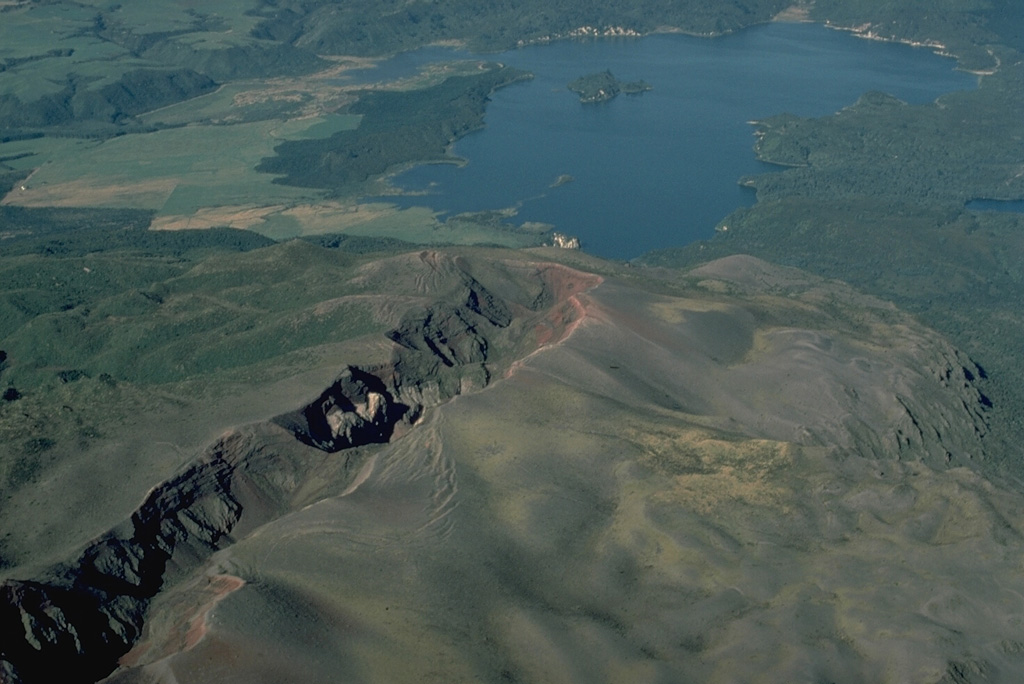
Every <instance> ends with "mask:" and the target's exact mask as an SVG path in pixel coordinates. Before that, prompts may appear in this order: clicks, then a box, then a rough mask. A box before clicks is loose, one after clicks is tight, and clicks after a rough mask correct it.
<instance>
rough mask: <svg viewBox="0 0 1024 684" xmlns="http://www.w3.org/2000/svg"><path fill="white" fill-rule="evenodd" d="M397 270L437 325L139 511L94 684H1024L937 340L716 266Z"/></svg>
mask: <svg viewBox="0 0 1024 684" xmlns="http://www.w3.org/2000/svg"><path fill="white" fill-rule="evenodd" d="M515 258H516V259H524V258H525V257H522V256H518V257H515ZM579 258H580V259H582V258H583V257H579ZM417 259H418V260H415V259H408V260H407V261H405V262H402V263H404V264H405V266H406V269H407V270H406V272H405V276H404V277H406V278H407V279H408V278H412V279H413V281H414V283H415V286H416V288H418V289H419V290H420V291H421V292H422V293H424V294H426V293H430V292H437V291H440V290H444V291H445V292H449V293H450V292H453V291H455V292H461V293H463V294H464V296H460V297H458V298H457V299H453V297H452V296H451V295H450V294H449V295H447V296H446V300H445V301H447V302H453V301H459V302H460V304H459V306H456V307H454V308H446V306H435V307H432V308H427V309H426V314H424V313H423V312H420V313H419V314H417V315H416V316H412V317H410V316H406V317H405V318H403V319H402V322H401V324H400V325H398V326H397V327H395V328H393V329H392V331H391V332H390V333H388V337H389V339H390V340H391V341H392V342H393V344H394V354H393V356H392V360H391V362H389V364H387V365H384V366H380V367H376V368H359V367H354V366H353V367H350V368H347V369H344V370H343V372H341V374H340V375H339V376H338V378H337V379H336V381H335V382H333V383H330V382H329V381H328V382H327V383H325V384H327V385H328V387H327V388H326V389H325V390H324V391H323V392H322V393H321V394H320V395H319V396H317V397H311V400H310V401H309V403H307V404H306V405H305V406H301V407H296V409H295V410H294V411H293V412H290V413H286V414H283V415H281V416H278V417H277V418H275V419H273V420H271V421H267V422H262V423H257V424H253V425H249V426H246V427H242V428H237V429H235V430H234V431H232V432H231V433H230V434H228V435H226V436H225V437H223V438H221V439H220V440H218V442H217V443H215V444H214V445H212V446H211V447H209V448H208V449H207V450H205V451H204V453H203V454H202V455H201V456H200V457H199V459H198V460H197V462H196V463H195V464H194V465H193V466H192V469H193V470H192V471H189V470H186V472H185V473H183V475H182V476H181V477H179V478H178V479H177V480H175V481H169V482H168V483H164V484H163V485H161V486H160V487H158V488H157V489H156V490H154V491H155V492H157V495H159V492H161V491H165V492H167V493H168V496H171V494H172V493H175V492H177V493H178V494H177V495H176V496H177V498H176V499H174V501H175V502H176V505H177V506H178V508H177V509H175V507H174V506H173V505H169V506H167V507H166V508H165V509H161V513H160V516H163V517H162V518H160V519H161V520H164V521H166V522H165V523H162V526H158V527H159V529H160V530H162V532H161V534H164V537H162V539H164V541H162V542H160V543H157V544H156V547H157V548H163V547H165V546H168V545H170V546H171V548H170V549H168V550H166V553H165V556H166V559H165V560H166V569H165V570H164V571H163V573H162V574H161V575H160V578H159V580H158V581H157V582H156V585H157V586H156V587H154V590H153V591H152V592H151V593H150V594H149V596H148V598H146V599H145V602H144V605H141V606H139V607H138V610H139V611H140V612H141V613H142V614H144V619H140V620H139V621H138V624H139V625H140V626H141V631H140V632H139V635H138V638H136V639H132V640H131V643H129V644H127V646H130V647H131V648H130V650H128V649H127V648H126V649H124V650H125V651H127V652H126V653H124V654H123V655H121V654H119V657H120V667H119V669H118V670H116V671H115V672H113V674H111V675H110V676H109V678H108V680H107V681H110V682H117V683H118V684H129V683H143V682H145V683H155V682H181V683H185V682H216V683H217V684H227V683H229V682H240V683H241V682H246V683H249V682H267V683H269V682H275V683H277V682H313V681H331V682H388V683H395V682H410V683H412V682H434V681H436V682H442V681H443V682H463V681H465V682H469V681H487V682H517V681H518V682H559V683H561V682H588V683H589V682H630V683H633V682H736V681H771V682H790V681H822V682H824V681H830V682H865V681H870V682H910V681H912V682H983V681H1012V680H1016V679H1018V678H1020V677H1021V675H1022V674H1024V638H1022V637H1021V636H1020V624H1021V620H1022V618H1024V575H1022V574H1021V573H1020V558H1021V551H1022V548H1024V538H1022V530H1024V498H1022V497H1021V494H1020V490H1019V488H1017V487H1010V486H1008V485H1004V484H1000V483H998V482H995V481H993V480H992V479H991V477H992V476H991V473H990V470H989V469H987V468H985V467H984V461H985V455H986V449H989V448H991V446H990V445H989V444H988V439H987V426H986V419H987V413H986V404H987V399H986V398H985V396H984V395H983V394H982V392H981V390H980V389H979V387H978V386H977V383H978V378H979V375H980V373H979V369H977V368H976V367H975V366H974V365H973V364H972V363H971V361H970V360H969V359H967V358H966V357H964V356H963V355H961V354H959V353H958V352H957V351H956V350H955V349H953V348H952V347H951V346H950V345H949V344H948V343H946V342H945V341H944V340H943V339H942V338H940V337H939V336H937V335H936V334H935V333H933V332H931V331H930V330H928V329H926V328H924V327H922V326H920V325H919V324H917V323H916V322H914V321H913V320H912V319H911V318H909V317H908V316H906V315H904V314H902V313H901V312H900V311H898V310H897V309H895V308H894V307H893V306H891V305H889V304H887V303H884V302H881V301H879V300H875V299H872V298H870V297H866V296H862V295H859V294H857V293H855V292H853V291H851V290H850V289H848V288H846V287H845V286H843V285H841V284H839V283H835V282H828V281H824V280H821V279H817V278H813V277H810V276H807V275H806V274H803V273H801V272H799V271H795V270H791V269H782V268H777V267H774V266H771V265H768V264H766V263H764V262H760V261H758V260H755V259H751V258H747V257H730V258H728V259H724V260H721V261H717V262H713V263H711V264H708V265H705V266H703V267H701V268H699V269H697V270H695V271H692V272H690V273H688V274H679V273H671V272H665V273H657V272H654V273H651V272H644V273H642V274H641V273H638V272H635V271H633V270H632V269H619V270H618V271H617V272H614V273H608V274H606V276H605V277H604V278H599V277H597V276H592V275H589V274H586V273H581V272H579V271H574V270H572V269H569V268H566V267H563V266H557V265H554V264H542V263H539V262H532V261H523V262H521V263H518V264H516V263H515V262H514V261H511V260H510V261H505V262H502V263H501V264H500V266H495V265H494V264H495V262H493V261H484V260H482V259H480V260H477V261H472V260H470V261H466V260H462V261H460V260H459V259H452V258H450V257H447V256H445V255H443V254H437V253H429V254H428V253H424V254H423V255H420V257H418V258H417ZM510 259H511V257H510ZM394 266H395V262H391V263H390V264H386V263H382V264H381V265H380V266H379V267H375V266H373V265H370V266H368V267H365V268H364V269H362V271H361V276H360V277H362V278H365V282H366V283H372V282H373V281H374V279H377V278H380V279H384V278H385V277H386V275H387V274H388V273H390V272H393V270H392V269H393V268H394ZM606 270H608V271H614V270H615V269H613V268H612V267H610V266H606ZM467 278H468V279H467ZM456 285H457V286H456ZM467 293H468V294H467ZM496 293H513V294H514V296H505V295H504V294H502V295H501V296H499V294H496ZM339 365H340V366H341V367H342V368H344V360H340V364H339ZM979 463H980V464H981V465H979ZM204 468H206V469H208V470H209V474H210V477H208V478H206V479H204V477H205V476H200V477H198V478H193V479H190V476H189V475H188V473H189V472H193V471H195V472H198V471H202V470H203V469H204ZM197 469H198V470H197ZM204 472H205V471H204ZM214 474H216V476H215V477H214V476H213V475H214ZM184 483H190V484H188V486H186V487H183V486H182V485H183V484H184ZM189 487H191V488H192V489H191V490H189ZM184 490H189V491H194V492H197V494H195V495H193V496H181V495H180V492H182V491H184ZM172 498H174V497H172ZM152 501H153V499H147V504H144V506H143V507H142V508H141V509H140V511H141V512H145V511H146V510H147V508H146V506H147V505H149V504H150V503H151V502H152ZM190 502H191V503H190ZM196 502H198V505H194V504H195V503H196ZM160 516H158V517H160ZM145 517H146V516H144V515H140V513H137V514H136V515H135V516H134V519H136V520H139V519H142V518H145ZM210 521H219V522H218V525H219V527H218V526H217V525H215V526H214V527H216V528H217V529H219V530H220V532H219V533H211V532H210V530H211V529H212V528H211V526H210V525H209V524H208V523H209V522H210ZM139 529H141V527H140V526H139V525H136V530H139ZM118 534H120V535H121V536H120V537H118V536H117V535H118ZM190 535H191V536H190ZM203 535H205V536H203ZM123 537H125V535H124V534H123V533H118V532H117V531H116V530H115V531H114V537H108V538H107V543H108V546H109V541H110V539H120V538H123ZM200 537H201V538H200ZM168 540H170V541H168ZM102 543H104V540H102V539H101V540H99V541H97V542H94V543H93V545H92V546H89V547H87V550H86V552H85V554H84V555H83V559H85V560H88V559H90V558H97V557H99V556H98V554H97V552H95V549H96V548H97V547H98V545H101V544H102ZM161 544H162V545H163V546H161ZM90 554H92V555H90ZM129 555H130V554H129ZM107 557H116V558H122V557H123V554H122V556H118V555H117V554H116V553H113V554H111V553H108V554H107ZM85 560H83V561H79V563H80V565H79V566H77V567H78V568H79V572H80V573H81V568H83V567H84V568H86V569H88V567H94V566H88V563H86V562H85ZM89 562H92V561H89ZM82 563H85V565H81V564H82ZM115 565H117V564H116V563H114V562H109V563H107V565H105V566H103V567H106V568H112V567H114V566H115ZM121 567H125V566H124V565H122V566H121ZM135 567H141V566H135ZM136 574H138V575H139V576H140V577H143V579H144V573H142V572H137V573H136ZM53 576H54V577H57V579H53V578H52V577H51V579H50V580H49V581H50V584H51V585H53V586H56V585H57V584H59V581H58V580H59V579H60V578H59V573H55V574H54V575H53ZM79 576H80V575H79ZM76 581H77V580H76ZM129 584H131V582H130V581H129ZM144 584H145V582H143V581H140V582H136V583H134V584H132V586H133V587H135V589H131V590H130V591H126V592H122V593H123V594H132V595H135V594H140V593H141V587H142V586H143V585H144ZM52 614H53V611H51V613H50V615H51V616H52ZM0 617H2V616H0ZM19 619H21V618H19ZM57 622H59V621H57ZM21 624H23V625H24V628H25V629H26V630H27V629H28V628H29V626H30V625H31V624H32V619H30V618H25V619H23V620H21ZM5 638H6V633H5ZM35 638H36V639H37V640H38V639H39V637H38V636H36V637H35ZM26 681H28V678H26Z"/></svg>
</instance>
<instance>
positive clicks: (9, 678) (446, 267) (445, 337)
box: [0, 252, 599, 684]
mask: <svg viewBox="0 0 1024 684" xmlns="http://www.w3.org/2000/svg"><path fill="white" fill-rule="evenodd" d="M403 259H405V260H407V261H411V264H404V266H412V267H413V268H418V269H420V270H421V271H422V275H421V276H418V278H420V279H421V280H420V282H422V283H425V285H424V288H425V289H426V290H427V293H428V294H430V295H431V296H432V297H434V298H436V299H438V300H439V301H435V302H432V303H428V304H427V305H426V306H424V307H423V308H422V309H414V310H413V311H410V312H409V313H408V314H407V315H406V316H404V317H403V318H402V320H401V322H400V324H399V325H398V326H397V327H396V328H395V329H393V330H391V331H390V332H388V333H387V335H386V337H387V338H388V339H389V340H391V341H392V343H393V344H394V354H393V359H392V362H391V363H390V364H388V365H387V366H382V367H374V368H359V367H356V366H346V367H345V368H344V370H343V371H342V372H341V373H340V374H339V376H338V377H337V379H336V380H335V381H334V382H333V383H332V384H331V385H330V386H329V387H328V388H327V389H325V390H324V391H323V392H322V393H321V394H320V395H319V396H318V397H317V398H315V399H314V400H313V401H311V402H310V403H308V404H307V405H305V406H303V407H301V408H300V409H298V410H296V411H294V412H290V413H286V414H284V415H281V416H278V417H277V418H275V419H273V420H272V421H269V423H268V424H267V425H263V426H260V425H257V426H249V427H248V428H243V429H239V430H236V431H233V432H231V433H229V434H228V435H226V436H224V437H222V438H221V439H219V440H218V441H217V442H216V443H215V444H213V445H212V446H211V447H209V448H208V449H207V451H206V452H205V453H204V454H203V456H202V457H200V458H199V459H198V460H197V461H196V462H194V463H193V464H192V465H190V466H189V467H187V468H186V469H185V470H184V471H183V472H181V473H180V474H179V475H178V476H176V477H174V478H172V479H171V480H169V481H167V482H165V483H163V484H161V485H160V486H158V487H157V488H155V489H154V490H153V491H152V492H151V493H150V495H149V496H148V497H147V498H146V500H145V501H144V502H143V504H142V505H141V506H140V507H139V508H138V509H137V510H136V512H135V513H134V514H132V516H131V517H130V518H129V519H128V520H126V521H125V522H124V523H122V524H121V525H119V526H118V527H117V528H115V529H113V530H111V531H110V532H108V533H107V534H106V535H104V536H102V537H101V538H99V539H97V540H95V541H94V542H92V543H91V544H89V545H88V547H87V548H86V549H85V550H84V551H83V553H82V554H81V556H80V557H79V558H78V559H77V560H76V561H74V562H71V563H68V564H66V565H63V566H60V567H56V568H52V569H51V570H50V571H49V572H47V573H46V574H45V575H44V576H43V577H39V578H36V579H32V580H25V581H21V580H8V581H5V582H4V583H3V584H0V633H2V634H3V635H4V639H3V642H2V643H0V675H2V676H3V681H5V682H12V683H13V682H25V683H26V684H34V683H40V682H51V681H57V680H58V679H59V680H61V681H65V682H69V683H73V682H92V681H96V680H97V679H100V678H102V677H104V676H106V675H107V674H109V673H110V672H111V671H113V670H114V668H115V667H116V666H117V661H118V658H120V657H121V656H122V655H124V654H125V653H126V652H127V651H128V650H129V649H130V648H131V647H132V645H133V644H134V643H135V642H136V640H137V639H138V638H139V635H140V634H141V632H142V627H143V622H144V617H145V614H146V609H147V607H148V605H149V603H150V601H151V600H152V599H153V598H154V597H155V596H156V595H157V593H158V592H160V591H161V589H163V588H164V587H165V584H166V582H167V581H168V578H169V576H171V575H182V574H184V573H187V572H188V571H190V570H192V569H195V568H196V567H198V566H199V565H200V564H201V563H202V562H203V561H205V559H207V558H208V557H209V556H210V555H211V554H212V553H214V552H215V551H217V550H218V549H220V548H223V547H224V546H226V545H228V544H230V543H231V542H232V541H233V540H234V538H235V536H234V535H236V534H237V533H238V530H239V527H240V525H241V526H243V527H244V528H245V529H246V530H251V529H254V528H255V527H258V526H259V525H261V524H263V523H265V522H267V521H269V520H272V519H273V518H275V517H277V516H279V515H281V514H282V513H283V512H285V511H287V510H289V508H290V507H291V505H292V501H291V499H292V496H293V495H294V493H295V492H296V490H298V489H299V487H300V486H301V484H302V482H303V480H304V477H305V476H306V475H307V474H308V470H309V468H310V467H311V465H312V463H314V462H315V461H314V459H312V458H311V457H309V456H308V454H307V455H304V453H303V452H301V451H299V452H295V453H292V451H294V450H291V451H290V450H289V448H288V447H287V446H281V445H277V446H276V447H275V448H274V449H270V448H268V447H267V444H266V442H267V441H268V440H271V441H273V440H275V439H279V436H278V433H279V429H280V428H283V429H284V430H286V431H287V433H290V434H291V435H292V436H293V437H294V438H295V440H297V442H298V443H300V444H302V445H306V446H307V447H312V448H313V449H315V450H316V453H321V454H322V453H323V452H326V453H329V454H334V453H338V452H343V451H346V450H354V449H357V448H359V447H368V446H372V445H376V444H383V443H386V442H388V441H390V440H391V439H393V438H394V437H396V436H398V435H400V434H401V433H402V432H403V431H404V430H407V429H408V428H410V427H411V426H412V425H413V424H414V423H415V421H416V420H417V419H418V418H419V416H420V415H421V414H422V412H423V411H424V410H425V409H427V408H430V407H431V406H436V405H438V404H440V403H442V402H444V401H446V400H448V399H450V398H451V397H453V396H456V395H458V394H460V393H462V392H464V391H466V390H467V389H472V388H480V387H483V386H484V385H486V384H487V383H488V382H489V381H490V378H491V377H492V375H493V371H494V370H495V369H497V368H501V367H507V366H508V365H509V364H510V363H512V362H513V361H514V360H515V359H514V358H512V357H510V356H509V354H510V353H511V352H513V351H524V350H526V352H528V350H531V349H532V348H533V347H535V345H536V343H537V340H538V339H540V338H539V337H537V336H535V335H534V329H533V327H531V325H530V322H532V321H538V320H544V319H546V318H547V317H549V314H550V311H551V310H560V309H562V308H563V307H564V305H565V299H566V297H571V296H572V294H571V293H572V292H574V291H577V290H580V289H584V288H585V287H589V286H591V285H593V284H596V283H597V282H598V281H599V279H597V278H595V277H593V276H589V275H587V274H582V273H577V272H575V271H572V270H571V269H567V268H564V267H561V266H557V265H550V266H542V267H539V268H528V269H525V270H524V269H522V268H518V267H517V268H514V269H512V270H511V271H510V272H504V271H503V269H500V268H499V269H498V273H497V275H498V276H500V277H499V278H498V279H497V280H496V282H497V283H498V285H499V286H506V287H505V289H506V290H508V291H509V292H510V293H511V296H508V297H506V296H502V295H499V294H497V293H495V292H494V291H492V290H491V289H489V288H488V287H486V286H484V285H483V284H482V283H481V282H480V281H479V280H477V279H476V278H475V277H474V276H473V275H471V273H470V270H471V268H472V265H471V264H470V263H468V262H466V261H465V260H462V259H461V258H457V257H451V256H447V255H439V254H437V253H434V252H423V253H421V254H419V255H413V256H407V257H399V258H398V260H403ZM389 266H392V267H393V266H394V264H390V265H389ZM491 275H492V276H493V275H496V274H493V273H492V274H491ZM368 276H369V274H368ZM568 281H572V282H573V283H574V284H573V285H572V286H569V287H566V282H568ZM509 282H515V283H517V286H516V287H515V288H508V287H507V285H508V284H509ZM557 318H559V319H563V318H564V316H562V315H561V314H559V315H558V316H557ZM515 323H519V325H514V324H515ZM496 350H497V352H498V353H496ZM526 352H524V353H526ZM243 519H244V520H243ZM69 672H70V673H74V674H72V675H69V674H68V673H69Z"/></svg>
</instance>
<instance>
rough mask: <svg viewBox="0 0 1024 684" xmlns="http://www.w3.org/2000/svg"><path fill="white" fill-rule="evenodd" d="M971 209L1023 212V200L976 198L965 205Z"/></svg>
mask: <svg viewBox="0 0 1024 684" xmlns="http://www.w3.org/2000/svg"><path fill="white" fill-rule="evenodd" d="M966 208H967V209H971V210H973V211H1014V212H1024V200H992V199H976V200H971V201H970V202H968V203H967V205H966Z"/></svg>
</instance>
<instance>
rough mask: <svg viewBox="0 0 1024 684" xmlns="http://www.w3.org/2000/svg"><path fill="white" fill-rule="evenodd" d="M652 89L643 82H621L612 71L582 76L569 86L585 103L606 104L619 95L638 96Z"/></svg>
mask: <svg viewBox="0 0 1024 684" xmlns="http://www.w3.org/2000/svg"><path fill="white" fill-rule="evenodd" d="M650 89H651V86H650V85H649V84H648V83H647V82H646V81H643V80H640V81H630V82H626V81H620V80H619V79H617V78H615V76H614V75H613V74H612V72H611V71H610V70H608V71H600V72H598V73H595V74H588V75H587V76H580V77H579V78H577V79H576V80H575V81H573V82H571V83H570V84H569V90H571V91H572V92H574V93H576V94H577V95H579V96H580V102H583V103H591V102H604V101H606V100H610V99H612V98H613V97H615V96H616V95H618V94H619V93H626V94H627V95H638V94H640V93H643V92H646V91H648V90H650Z"/></svg>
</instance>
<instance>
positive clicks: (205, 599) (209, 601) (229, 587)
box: [118, 575, 245, 667]
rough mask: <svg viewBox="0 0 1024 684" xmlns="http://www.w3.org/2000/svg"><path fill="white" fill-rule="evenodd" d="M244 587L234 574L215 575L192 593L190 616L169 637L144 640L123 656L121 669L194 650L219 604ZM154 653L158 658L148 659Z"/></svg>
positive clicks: (179, 623)
mask: <svg viewBox="0 0 1024 684" xmlns="http://www.w3.org/2000/svg"><path fill="white" fill-rule="evenodd" d="M243 586H245V580H243V579H242V578H240V577H235V576H233V575H214V576H212V577H208V578H207V584H206V586H204V587H202V588H200V589H197V590H195V593H192V592H189V593H190V594H191V596H192V597H193V598H194V599H196V600H197V601H198V602H199V603H198V605H195V604H193V607H192V608H190V609H187V613H186V614H185V615H183V616H182V617H181V619H180V620H179V621H178V622H176V623H175V624H174V625H173V626H172V627H171V628H170V630H168V633H167V634H164V635H162V636H161V637H156V638H143V639H142V640H141V641H139V642H138V643H137V644H135V647H134V648H132V650H130V651H128V653H126V654H124V655H123V656H121V658H120V660H118V663H119V664H120V665H121V666H122V667H134V666H136V665H139V664H140V663H142V662H143V661H148V662H153V661H155V660H158V659H160V658H164V657H167V656H170V655H173V654H175V653H181V652H183V651H188V650H191V649H192V648H194V647H195V646H196V644H198V643H199V642H200V641H202V639H203V637H204V636H206V632H207V623H206V620H207V617H208V616H209V614H210V611H212V610H213V609H214V608H215V607H216V606H217V604H218V603H220V602H221V601H222V600H224V598H225V597H227V596H228V595H229V594H231V593H232V592H234V591H237V590H238V589H241V588H242V587H243ZM151 651H155V652H156V655H155V657H153V656H150V657H145V656H147V655H148V654H149V653H150V652H151Z"/></svg>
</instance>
